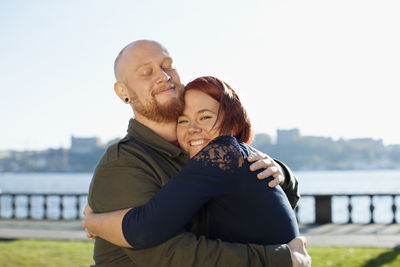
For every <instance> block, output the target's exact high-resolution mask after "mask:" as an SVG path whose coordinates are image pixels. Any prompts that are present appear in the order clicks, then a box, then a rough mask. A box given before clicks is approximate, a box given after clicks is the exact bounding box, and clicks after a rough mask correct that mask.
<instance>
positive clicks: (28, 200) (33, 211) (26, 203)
mask: <svg viewBox="0 0 400 267" xmlns="http://www.w3.org/2000/svg"><path fill="white" fill-rule="evenodd" d="M310 197H311V198H313V199H314V203H315V206H314V208H315V214H314V215H315V220H314V222H311V223H316V224H324V223H332V222H333V220H332V214H333V212H332V211H333V210H332V203H333V201H332V200H333V198H334V197H345V198H347V199H348V201H347V202H348V204H347V207H346V209H347V213H348V220H347V222H345V223H353V219H352V217H353V214H352V212H353V210H354V205H353V203H352V199H354V198H357V197H368V198H369V210H368V212H369V215H370V220H369V223H371V224H372V223H375V222H376V220H375V218H374V212H375V209H376V206H375V204H374V201H373V200H374V198H377V197H389V198H391V201H392V204H391V213H392V220H391V223H393V224H394V223H399V221H398V220H397V219H396V218H397V217H399V216H396V214H397V213H398V212H400V209H399V208H398V207H397V204H396V199H397V198H399V200H400V193H398V194H321V195H319V194H303V195H302V198H310ZM35 200H36V201H35ZM398 202H399V203H400V201H398ZM86 203H87V194H86V193H79V194H76V193H63V194H60V193H46V194H40V193H0V219H39V220H40V219H52V220H74V219H81V218H82V217H83V215H82V211H83V209H84V207H85V205H86ZM299 209H302V204H301V202H300V207H298V208H297V209H296V215H297V218H299Z"/></svg>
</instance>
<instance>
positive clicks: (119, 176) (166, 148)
mask: <svg viewBox="0 0 400 267" xmlns="http://www.w3.org/2000/svg"><path fill="white" fill-rule="evenodd" d="M188 161H189V157H188V155H187V154H186V153H185V152H184V151H182V150H181V149H180V148H178V147H176V146H174V145H173V144H171V143H169V142H167V141H166V140H165V139H163V138H162V137H160V136H159V135H157V134H156V133H154V132H153V131H151V130H150V129H149V128H147V127H145V126H144V125H142V124H141V123H139V122H138V121H136V120H134V119H131V120H130V122H129V128H128V134H127V136H126V137H124V138H123V139H121V140H120V141H119V142H118V143H116V144H114V145H111V146H110V147H109V148H108V149H107V151H106V153H105V154H104V155H103V157H102V159H101V160H100V162H99V164H98V166H97V167H96V170H95V172H94V175H93V179H92V182H91V184H90V189H89V196H88V203H89V205H90V206H91V207H92V209H93V210H94V212H108V211H112V210H117V209H123V208H130V207H135V206H142V205H144V204H145V203H146V202H147V201H148V200H149V199H150V198H151V197H152V196H153V195H154V194H155V193H156V192H157V191H158V190H159V189H160V188H161V187H162V186H164V185H165V184H166V183H167V182H168V180H169V179H170V178H171V177H173V176H175V175H176V174H177V173H178V172H179V171H180V170H181V168H182V167H183V166H184V165H185V164H186V163H187V162H188ZM284 169H285V172H286V175H287V176H288V175H289V176H290V177H289V181H288V182H287V185H284V190H285V193H286V194H287V195H288V198H289V200H290V202H291V204H292V206H295V205H296V203H297V201H298V199H299V194H298V187H297V181H296V179H295V178H294V176H293V175H291V173H290V170H288V169H287V168H286V167H284ZM250 208H251V207H250ZM271 219H273V218H271ZM93 258H94V261H95V266H119V267H121V266H146V267H151V266H157V267H160V266H170V267H188V266H229V267H231V266H254V267H256V266H279V267H285V266H292V261H291V256H290V251H289V248H288V246H287V245H280V246H277V245H272V246H271V245H268V246H261V245H254V244H239V243H228V242H224V241H221V240H208V239H206V238H205V237H204V236H200V237H197V236H196V235H195V234H194V233H191V232H187V231H182V232H181V233H180V234H178V235H177V236H175V237H173V238H171V239H169V240H168V241H166V242H164V243H162V244H160V245H158V246H156V247H153V248H150V249H145V250H134V249H130V248H121V247H118V246H115V245H113V244H111V243H109V242H107V241H105V240H103V239H101V238H97V239H96V242H95V246H94V256H93Z"/></svg>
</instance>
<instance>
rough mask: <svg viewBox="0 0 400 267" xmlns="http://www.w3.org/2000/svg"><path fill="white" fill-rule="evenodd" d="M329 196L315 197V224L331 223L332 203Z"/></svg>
mask: <svg viewBox="0 0 400 267" xmlns="http://www.w3.org/2000/svg"><path fill="white" fill-rule="evenodd" d="M331 198H332V197H331V196H329V195H319V196H315V223H317V224H320V223H321V224H322V223H331V222H332V201H331Z"/></svg>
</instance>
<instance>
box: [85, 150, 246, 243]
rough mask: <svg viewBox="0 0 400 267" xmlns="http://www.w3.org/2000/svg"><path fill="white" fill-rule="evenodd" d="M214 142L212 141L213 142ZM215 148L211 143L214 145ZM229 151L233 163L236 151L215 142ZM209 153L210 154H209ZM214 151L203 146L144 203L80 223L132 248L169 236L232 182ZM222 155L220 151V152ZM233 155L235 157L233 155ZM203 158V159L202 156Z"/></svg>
mask: <svg viewBox="0 0 400 267" xmlns="http://www.w3.org/2000/svg"><path fill="white" fill-rule="evenodd" d="M214 145H215V143H214ZM214 148H215V147H214ZM216 149H223V150H225V152H228V154H231V155H230V156H231V163H233V164H234V163H235V160H236V164H237V160H238V158H237V157H238V156H240V154H238V153H233V151H229V150H232V149H235V148H234V147H229V146H217V147H216ZM211 154H212V155H213V157H210V155H211ZM228 154H227V153H224V154H223V156H224V158H219V157H220V156H219V154H218V153H210V151H209V150H203V151H202V152H200V154H198V155H197V156H198V157H197V160H196V159H195V160H192V161H191V162H190V163H189V164H187V165H186V166H185V167H184V169H183V170H182V171H181V172H180V173H179V174H178V175H177V176H175V177H174V178H172V179H171V180H170V181H169V182H168V183H167V184H166V185H165V186H164V187H163V188H162V189H161V190H160V191H158V192H157V194H155V195H154V196H153V197H152V198H151V199H150V200H149V202H147V203H146V204H145V205H144V206H141V207H136V208H133V209H128V210H122V211H115V212H109V213H104V214H88V215H90V216H88V218H87V219H86V220H85V221H84V227H85V228H87V230H88V231H89V232H91V233H93V234H94V235H97V236H100V237H101V238H103V239H105V240H107V241H109V242H111V243H114V244H116V245H119V246H127V247H129V245H130V246H131V247H133V248H136V249H144V248H149V247H153V246H156V245H158V244H160V243H162V242H164V241H166V240H168V239H169V238H171V237H173V236H174V235H176V234H177V233H179V232H180V231H182V229H183V228H184V226H185V224H186V223H187V222H188V221H189V220H190V218H191V217H192V216H193V215H194V214H195V213H196V212H197V210H198V209H199V208H200V207H201V206H202V205H204V203H206V202H207V201H208V200H209V199H210V198H212V197H216V196H219V195H221V194H225V193H227V192H229V191H230V190H231V189H232V188H233V187H234V185H235V181H234V179H232V177H231V176H230V175H229V172H227V171H226V169H224V168H221V164H222V165H224V166H226V165H227V164H224V163H225V162H224V161H225V160H226V159H227V158H226V157H227V155H228ZM221 155H222V154H221ZM235 157H236V158H235ZM204 158H206V159H204Z"/></svg>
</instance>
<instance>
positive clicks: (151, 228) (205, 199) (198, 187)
mask: <svg viewBox="0 0 400 267" xmlns="http://www.w3.org/2000/svg"><path fill="white" fill-rule="evenodd" d="M249 154H250V150H249V148H248V146H247V145H245V144H243V143H240V144H239V143H238V142H237V141H236V139H235V138H234V137H232V136H220V137H218V138H216V139H214V140H213V141H211V142H210V143H209V144H208V145H207V146H206V147H204V148H203V149H202V150H201V151H200V152H199V153H198V154H196V155H195V156H194V157H193V158H192V159H191V160H190V162H189V163H188V164H187V165H186V166H185V167H184V168H183V169H182V171H181V172H180V173H179V174H178V175H177V176H175V177H173V178H172V179H171V180H170V181H169V182H168V183H167V184H166V185H165V186H164V187H163V188H162V189H161V190H160V191H158V192H157V193H156V194H155V195H154V196H153V197H152V198H151V199H150V200H149V202H147V203H146V204H145V205H144V206H141V207H136V208H133V209H131V210H130V211H129V212H128V213H127V214H126V215H125V217H124V219H123V222H122V229H123V233H124V236H125V239H126V240H127V241H128V243H129V244H131V246H132V247H134V248H135V249H145V248H149V247H153V246H156V245H158V244H160V243H162V242H164V241H166V240H168V239H169V238H171V237H173V236H174V235H176V234H178V233H179V232H181V231H182V229H184V226H185V224H186V223H187V222H188V221H189V220H190V219H191V217H192V216H193V215H194V214H195V213H196V212H197V211H198V210H199V208H200V207H201V206H203V205H205V204H206V205H207V206H206V207H207V212H208V215H209V216H208V234H207V237H208V238H209V239H218V238H219V239H222V240H224V241H229V242H239V243H256V244H264V245H272V244H285V243H288V242H289V241H290V240H292V239H293V238H294V237H296V236H298V235H299V231H298V226H297V222H296V217H295V215H294V212H293V210H292V208H291V206H290V204H289V201H288V200H287V198H286V195H285V193H284V192H283V190H282V189H281V187H280V186H277V187H275V188H270V187H268V185H267V184H268V182H269V181H271V179H272V178H268V179H264V180H259V179H257V177H256V175H257V174H256V172H251V171H250V170H249V165H250V163H249V162H248V161H247V160H246V158H247V156H248V155H249Z"/></svg>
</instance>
